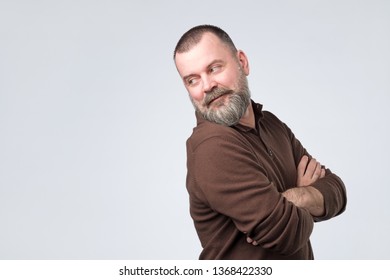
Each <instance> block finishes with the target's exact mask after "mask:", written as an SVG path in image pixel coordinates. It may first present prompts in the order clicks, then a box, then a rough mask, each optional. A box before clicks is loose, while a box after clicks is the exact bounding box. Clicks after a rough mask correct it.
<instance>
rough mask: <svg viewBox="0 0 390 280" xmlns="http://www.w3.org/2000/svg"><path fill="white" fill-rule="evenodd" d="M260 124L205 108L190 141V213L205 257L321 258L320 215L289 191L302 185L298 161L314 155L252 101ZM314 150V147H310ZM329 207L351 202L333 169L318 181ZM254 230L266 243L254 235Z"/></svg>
mask: <svg viewBox="0 0 390 280" xmlns="http://www.w3.org/2000/svg"><path fill="white" fill-rule="evenodd" d="M252 106H253V109H254V111H255V117H256V127H257V129H256V130H255V129H251V128H249V127H246V126H242V125H240V124H238V125H236V126H233V127H226V126H222V125H218V124H214V123H211V122H208V121H206V120H204V119H203V118H202V117H200V116H199V115H197V127H196V128H194V131H193V134H192V135H191V137H190V138H189V139H188V141H187V168H188V173H187V190H188V192H189V196H190V213H191V216H192V218H193V220H194V224H195V228H196V231H197V233H198V236H199V239H200V241H201V245H202V247H203V251H202V253H201V254H200V256H199V258H200V259H248V260H249V259H313V258H314V257H313V252H312V248H311V245H310V240H309V237H310V234H311V232H312V230H313V224H314V220H313V217H312V216H311V215H310V214H309V212H308V211H307V210H305V209H302V208H298V207H296V206H295V205H293V204H292V203H291V202H289V201H287V200H286V199H285V198H284V197H283V196H282V195H281V193H282V192H283V191H285V190H286V189H288V188H292V187H295V186H296V180H297V172H296V170H297V165H298V163H299V161H300V159H301V158H302V156H303V155H305V154H306V155H309V154H308V153H307V152H306V150H305V149H304V148H303V146H302V145H301V143H300V142H299V141H298V140H297V139H296V138H295V137H294V134H293V133H292V132H291V130H290V129H289V128H288V127H287V126H286V125H285V124H284V123H282V122H281V121H280V120H279V119H278V118H277V117H275V116H274V115H273V114H271V113H270V112H266V111H262V105H260V104H255V103H253V102H252ZM309 156H310V155H309ZM313 186H314V187H315V188H317V189H318V190H319V191H320V192H321V193H322V194H323V196H324V201H325V214H324V216H323V217H318V218H316V221H322V220H327V219H330V218H332V217H334V216H336V215H338V214H340V213H342V212H343V211H344V209H345V206H346V191H345V187H344V184H343V182H342V181H341V179H340V178H339V177H337V176H336V175H335V174H333V173H331V171H330V170H329V169H327V170H326V176H325V177H324V178H322V179H320V180H318V181H317V182H316V183H314V184H313ZM247 236H250V237H251V238H252V239H254V240H256V241H257V242H258V243H259V245H258V246H254V245H252V244H249V243H247V242H246V237H247Z"/></svg>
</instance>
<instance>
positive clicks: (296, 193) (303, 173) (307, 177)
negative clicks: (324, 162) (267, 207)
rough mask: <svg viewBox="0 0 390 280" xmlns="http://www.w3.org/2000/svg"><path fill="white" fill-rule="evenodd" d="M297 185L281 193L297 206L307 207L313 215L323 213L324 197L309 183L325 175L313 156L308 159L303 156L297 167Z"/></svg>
mask: <svg viewBox="0 0 390 280" xmlns="http://www.w3.org/2000/svg"><path fill="white" fill-rule="evenodd" d="M297 173H298V178H297V187H295V188H291V189H288V190H287V191H285V192H283V193H282V195H283V196H284V197H285V198H286V199H287V200H288V201H291V202H292V203H294V204H295V205H296V206H297V207H301V208H305V209H307V210H308V211H309V212H310V214H311V215H312V216H314V217H318V216H321V215H323V214H324V211H325V210H324V198H323V196H322V194H321V192H320V191H318V190H317V189H315V188H313V187H312V186H311V184H313V183H314V182H316V181H317V180H318V179H320V178H323V177H324V176H325V169H323V168H322V167H321V164H320V163H319V162H317V161H316V160H315V159H314V158H312V159H311V160H310V161H309V158H308V156H303V157H302V159H301V161H300V162H299V164H298V168H297Z"/></svg>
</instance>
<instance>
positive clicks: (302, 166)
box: [297, 155, 309, 177]
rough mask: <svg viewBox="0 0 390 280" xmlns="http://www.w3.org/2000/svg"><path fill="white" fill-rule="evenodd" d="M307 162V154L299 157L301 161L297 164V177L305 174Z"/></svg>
mask: <svg viewBox="0 0 390 280" xmlns="http://www.w3.org/2000/svg"><path fill="white" fill-rule="evenodd" d="M308 162H309V157H308V156H306V155H305V156H303V157H302V158H301V161H300V162H299V164H298V168H297V172H298V177H303V175H304V174H305V170H306V167H307V163H308Z"/></svg>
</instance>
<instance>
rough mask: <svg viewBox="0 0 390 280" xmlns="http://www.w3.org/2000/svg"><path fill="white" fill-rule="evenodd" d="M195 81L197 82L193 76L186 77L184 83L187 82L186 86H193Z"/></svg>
mask: <svg viewBox="0 0 390 280" xmlns="http://www.w3.org/2000/svg"><path fill="white" fill-rule="evenodd" d="M197 82H198V79H197V78H195V77H192V78H188V79H187V80H186V84H187V85H188V86H194V85H196V84H197Z"/></svg>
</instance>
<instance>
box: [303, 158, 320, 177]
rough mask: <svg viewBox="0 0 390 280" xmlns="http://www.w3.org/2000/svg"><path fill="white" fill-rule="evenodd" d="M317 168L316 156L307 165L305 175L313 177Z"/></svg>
mask: <svg viewBox="0 0 390 280" xmlns="http://www.w3.org/2000/svg"><path fill="white" fill-rule="evenodd" d="M316 168H317V160H316V159H315V158H312V159H311V160H310V162H309V164H308V165H307V168H306V172H305V175H306V176H309V178H312V177H313V175H314V173H315V171H316Z"/></svg>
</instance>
